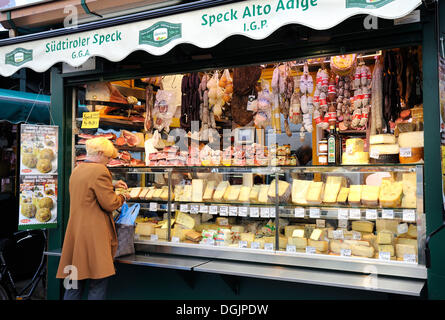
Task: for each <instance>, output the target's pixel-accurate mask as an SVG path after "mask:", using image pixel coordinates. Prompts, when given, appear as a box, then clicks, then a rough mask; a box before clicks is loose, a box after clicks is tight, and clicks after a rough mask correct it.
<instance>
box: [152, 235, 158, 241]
mask: <svg viewBox="0 0 445 320" xmlns="http://www.w3.org/2000/svg"><path fill="white" fill-rule="evenodd" d="M150 240H151V241H158V235H156V234H152V235H151V236H150Z"/></svg>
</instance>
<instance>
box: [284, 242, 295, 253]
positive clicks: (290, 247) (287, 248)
mask: <svg viewBox="0 0 445 320" xmlns="http://www.w3.org/2000/svg"><path fill="white" fill-rule="evenodd" d="M286 252H297V247H296V246H292V245H290V244H288V245H287V246H286Z"/></svg>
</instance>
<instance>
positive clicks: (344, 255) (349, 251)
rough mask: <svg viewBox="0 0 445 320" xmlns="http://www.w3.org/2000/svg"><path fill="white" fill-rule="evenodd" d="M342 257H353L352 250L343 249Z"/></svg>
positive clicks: (341, 251)
mask: <svg viewBox="0 0 445 320" xmlns="http://www.w3.org/2000/svg"><path fill="white" fill-rule="evenodd" d="M340 255H341V256H342V257H350V256H351V249H341V250H340Z"/></svg>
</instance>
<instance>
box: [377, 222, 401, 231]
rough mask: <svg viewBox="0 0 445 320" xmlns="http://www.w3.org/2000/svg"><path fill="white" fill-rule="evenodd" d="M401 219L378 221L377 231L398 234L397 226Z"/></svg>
mask: <svg viewBox="0 0 445 320" xmlns="http://www.w3.org/2000/svg"><path fill="white" fill-rule="evenodd" d="M399 222H400V219H398V220H389V219H377V220H376V231H377V232H380V231H389V232H392V233H394V234H397V233H398V232H397V226H398V225H399Z"/></svg>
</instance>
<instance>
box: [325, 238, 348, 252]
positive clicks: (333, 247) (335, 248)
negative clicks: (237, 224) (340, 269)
mask: <svg viewBox="0 0 445 320" xmlns="http://www.w3.org/2000/svg"><path fill="white" fill-rule="evenodd" d="M351 248H352V245H351V244H349V243H345V242H343V241H342V240H331V241H330V242H329V250H330V251H331V252H332V253H335V254H341V251H342V250H351Z"/></svg>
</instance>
